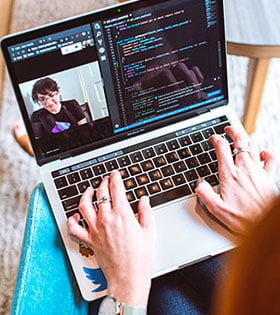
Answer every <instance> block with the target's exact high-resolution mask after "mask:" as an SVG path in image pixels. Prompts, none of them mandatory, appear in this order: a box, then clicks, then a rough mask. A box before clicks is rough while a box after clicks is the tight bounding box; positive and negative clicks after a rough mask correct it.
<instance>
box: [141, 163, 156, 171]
mask: <svg viewBox="0 0 280 315" xmlns="http://www.w3.org/2000/svg"><path fill="white" fill-rule="evenodd" d="M141 166H142V169H143V171H144V172H147V171H149V170H152V169H153V168H155V167H154V164H153V162H152V161H144V162H142V163H141Z"/></svg>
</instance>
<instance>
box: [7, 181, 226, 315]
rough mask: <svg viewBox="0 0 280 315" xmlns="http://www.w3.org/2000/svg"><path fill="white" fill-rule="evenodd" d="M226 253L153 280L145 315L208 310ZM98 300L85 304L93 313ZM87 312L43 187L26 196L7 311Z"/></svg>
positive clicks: (28, 314) (27, 314)
mask: <svg viewBox="0 0 280 315" xmlns="http://www.w3.org/2000/svg"><path fill="white" fill-rule="evenodd" d="M226 255H227V254H223V255H219V256H216V257H213V258H211V259H208V260H205V261H203V262H200V263H197V264H195V265H191V266H189V267H186V268H184V269H182V270H180V271H175V272H172V273H169V274H167V275H164V276H161V277H158V278H156V279H153V281H152V287H151V292H150V297H149V303H148V314H149V315H161V314H162V315H177V314H178V315H184V314H209V312H210V310H211V301H212V295H213V292H215V287H216V284H217V279H218V275H219V274H220V273H221V270H222V269H224V259H225V256H226ZM101 300H102V299H99V300H97V301H94V302H92V303H89V314H94V315H96V314H97V313H98V307H99V304H100V302H101ZM87 313H88V303H87V302H86V301H84V300H83V299H82V298H81V295H80V292H79V289H78V287H77V284H76V281H75V279H74V275H73V272H72V269H71V266H70V265H69V262H68V258H67V256H66V253H65V250H64V246H63V244H62V240H61V237H60V235H59V233H58V230H57V227H56V224H55V221H54V218H53V215H52V212H51V209H50V205H49V202H48V199H47V197H46V194H45V191H44V188H43V185H42V184H40V185H38V186H37V187H36V188H35V189H34V191H33V194H32V196H31V200H30V204H29V208H28V215H27V221H26V228H25V235H24V240H23V247H22V254H21V258H20V264H19V271H18V275H17V281H16V286H15V291H14V297H13V301H12V308H11V314H12V315H35V314H36V315H37V314H41V315H45V314H46V315H48V314H50V315H52V314H67V315H72V314H73V315H78V314H82V315H83V314H87Z"/></svg>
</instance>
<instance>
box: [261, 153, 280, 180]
mask: <svg viewBox="0 0 280 315" xmlns="http://www.w3.org/2000/svg"><path fill="white" fill-rule="evenodd" d="M260 159H261V161H262V162H263V163H264V165H263V168H264V169H265V170H266V171H267V173H268V174H270V175H271V176H274V175H275V172H276V169H277V166H278V163H279V161H278V159H277V158H276V156H274V155H273V154H272V153H270V152H268V151H262V152H261V153H260Z"/></svg>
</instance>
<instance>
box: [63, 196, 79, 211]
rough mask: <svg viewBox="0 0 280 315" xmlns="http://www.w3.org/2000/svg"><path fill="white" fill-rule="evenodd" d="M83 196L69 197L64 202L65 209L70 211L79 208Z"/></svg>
mask: <svg viewBox="0 0 280 315" xmlns="http://www.w3.org/2000/svg"><path fill="white" fill-rule="evenodd" d="M80 199H81V196H77V197H74V198H70V199H67V200H65V201H63V202H62V206H63V209H64V210H65V211H70V210H73V209H77V208H78V207H79V203H80Z"/></svg>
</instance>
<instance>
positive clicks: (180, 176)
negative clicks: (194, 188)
mask: <svg viewBox="0 0 280 315" xmlns="http://www.w3.org/2000/svg"><path fill="white" fill-rule="evenodd" d="M172 180H173V183H174V185H175V186H179V185H182V184H184V183H185V182H186V180H185V178H184V176H183V174H177V175H175V176H172Z"/></svg>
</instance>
